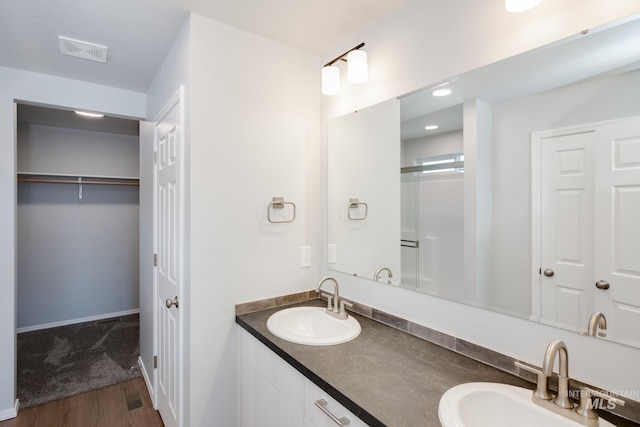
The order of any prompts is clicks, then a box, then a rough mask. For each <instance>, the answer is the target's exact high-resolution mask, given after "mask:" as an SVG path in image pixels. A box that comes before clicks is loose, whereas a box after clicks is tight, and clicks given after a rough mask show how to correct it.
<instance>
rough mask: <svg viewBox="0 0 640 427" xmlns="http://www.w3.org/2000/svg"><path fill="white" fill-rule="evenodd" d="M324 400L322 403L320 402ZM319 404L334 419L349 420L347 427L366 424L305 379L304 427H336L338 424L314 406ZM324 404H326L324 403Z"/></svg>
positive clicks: (359, 426) (357, 426) (358, 426)
mask: <svg viewBox="0 0 640 427" xmlns="http://www.w3.org/2000/svg"><path fill="white" fill-rule="evenodd" d="M321 400H324V402H320V401H321ZM316 402H319V404H320V403H321V406H323V407H324V408H325V409H326V410H327V411H328V412H329V413H331V414H332V415H333V416H334V417H335V418H336V419H338V420H339V419H342V418H343V417H345V418H347V419H348V420H349V423H348V424H345V425H346V426H348V427H366V426H367V424H366V423H365V422H364V421H362V420H361V419H360V418H358V417H356V416H355V415H353V413H351V412H350V411H349V410H348V409H347V408H345V407H344V406H342V405H341V404H340V403H338V402H337V401H336V400H335V399H334V398H332V397H331V396H329V394H328V393H326V392H325V391H324V390H322V389H321V388H320V387H318V386H317V385H315V384H314V383H313V382H311V381H310V380H308V379H306V378H305V381H304V417H305V427H309V426H312V427H337V426H338V425H339V424H338V423H337V422H336V421H334V420H333V419H332V418H331V415H328V414H326V413H325V412H324V411H323V410H322V409H321V408H319V407H318V406H317V405H316ZM325 402H326V403H325Z"/></svg>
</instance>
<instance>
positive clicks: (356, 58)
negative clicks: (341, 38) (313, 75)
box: [322, 43, 369, 95]
mask: <svg viewBox="0 0 640 427" xmlns="http://www.w3.org/2000/svg"><path fill="white" fill-rule="evenodd" d="M362 47H364V43H360V44H359V45H358V46H356V47H354V48H353V49H349V50H348V51H346V52H345V53H343V54H342V55H340V56H338V57H337V58H335V59H333V60H331V61H329V62H327V63H326V64H325V65H324V67H322V94H323V95H337V94H338V93H339V92H340V69H339V68H338V67H337V65H334V64H335V63H336V62H338V61H340V60H342V61H345V62H346V63H347V79H348V80H349V82H350V83H364V82H366V81H367V79H368V78H369V70H368V66H367V52H365V51H364V50H360V48H362ZM345 57H346V58H345Z"/></svg>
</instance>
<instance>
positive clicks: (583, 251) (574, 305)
mask: <svg viewBox="0 0 640 427" xmlns="http://www.w3.org/2000/svg"><path fill="white" fill-rule="evenodd" d="M540 149H541V151H540V169H541V175H540V176H541V184H540V187H541V198H540V210H541V218H540V239H541V267H542V270H547V271H553V274H552V275H551V274H549V275H542V276H541V277H542V279H541V284H540V299H541V302H540V309H541V318H542V320H543V321H544V322H547V323H552V324H559V325H562V326H565V327H570V328H572V329H577V328H578V327H580V325H585V324H586V323H587V322H588V319H589V316H590V315H591V307H592V305H593V299H592V293H591V292H590V288H589V282H590V281H591V277H592V276H593V250H592V247H593V221H594V217H593V197H594V186H593V170H594V133H593V132H583V133H569V134H566V135H555V136H553V137H549V138H544V139H542V140H541V145H540Z"/></svg>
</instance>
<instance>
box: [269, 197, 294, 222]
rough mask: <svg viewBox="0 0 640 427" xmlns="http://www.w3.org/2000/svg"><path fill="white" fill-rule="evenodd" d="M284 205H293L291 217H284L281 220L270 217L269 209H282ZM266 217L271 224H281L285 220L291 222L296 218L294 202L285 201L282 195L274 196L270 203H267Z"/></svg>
mask: <svg viewBox="0 0 640 427" xmlns="http://www.w3.org/2000/svg"><path fill="white" fill-rule="evenodd" d="M285 205H291V206H292V207H293V214H292V215H291V219H288V220H287V219H285V220H281V221H275V220H273V219H271V211H272V210H273V209H284V206H285ZM267 219H268V220H269V222H270V223H272V224H282V223H287V222H293V221H294V220H295V219H296V204H295V203H293V202H285V201H284V197H274V198H273V199H272V201H271V203H269V206H267Z"/></svg>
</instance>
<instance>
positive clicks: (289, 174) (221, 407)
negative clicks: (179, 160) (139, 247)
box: [181, 15, 326, 426]
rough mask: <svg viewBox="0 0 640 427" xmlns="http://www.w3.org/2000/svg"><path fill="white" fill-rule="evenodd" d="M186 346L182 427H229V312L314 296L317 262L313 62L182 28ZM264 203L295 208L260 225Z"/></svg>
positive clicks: (217, 29) (207, 29) (232, 33)
mask: <svg viewBox="0 0 640 427" xmlns="http://www.w3.org/2000/svg"><path fill="white" fill-rule="evenodd" d="M189 60H190V66H189V69H190V77H189V80H190V82H189V85H190V89H189V95H188V96H189V103H188V105H189V107H188V108H189V111H190V120H191V123H190V132H191V134H190V138H189V144H190V147H189V149H190V154H189V155H190V160H189V162H190V170H189V177H188V179H189V180H190V203H189V206H188V211H189V214H188V215H189V217H190V218H189V220H190V227H191V231H190V235H191V242H190V244H189V246H190V248H189V251H190V270H191V278H190V289H189V292H188V298H187V299H186V300H185V301H184V305H181V309H182V307H184V310H185V313H188V316H189V320H188V321H189V324H190V335H189V337H188V342H189V348H188V355H189V356H188V360H187V361H186V363H187V365H188V366H189V369H190V371H191V372H190V375H189V384H188V388H189V390H188V394H189V395H190V399H189V407H188V408H187V410H186V412H187V414H186V416H187V423H188V425H193V426H203V425H209V424H210V423H211V422H212V421H211V420H215V422H216V424H217V425H225V426H231V425H235V424H236V416H237V414H236V408H237V385H236V382H237V373H236V365H237V343H236V330H235V326H234V325H235V321H234V319H235V304H237V303H240V302H246V301H252V300H256V299H261V298H267V297H273V296H275V295H283V294H289V293H293V292H299V291H302V290H308V289H311V288H314V287H315V285H316V281H317V280H318V279H319V273H318V271H319V265H318V263H317V262H314V263H313V265H312V266H311V267H308V268H301V267H300V266H299V262H300V246H311V251H312V257H313V260H314V261H315V260H317V259H318V257H317V255H316V254H318V253H319V251H320V250H321V248H319V245H320V243H321V242H322V243H326V241H325V239H324V238H322V239H321V237H320V235H319V233H318V223H319V222H320V220H321V218H322V217H324V215H325V214H324V212H323V211H322V210H321V207H320V204H319V199H318V194H320V191H321V190H320V182H321V180H322V175H321V170H322V168H321V167H322V163H321V162H319V161H318V159H319V158H321V155H322V151H321V148H320V141H319V134H320V120H319V111H320V91H319V88H320V81H319V80H320V60H319V58H318V57H317V56H314V55H310V54H307V53H305V52H302V51H300V50H297V49H295V48H292V47H288V46H285V45H282V44H280V43H277V42H274V41H271V40H268V39H265V38H262V37H259V36H256V35H254V34H250V33H247V32H245V31H241V30H238V29H236V28H233V27H230V26H227V25H224V24H221V23H218V22H215V21H213V20H210V19H207V18H204V17H201V16H198V15H192V16H191V47H190V59H189ZM273 196H283V197H284V198H285V200H287V201H292V202H294V203H296V205H297V218H296V220H295V222H293V223H290V224H270V223H269V222H268V221H267V206H268V205H269V203H270V202H271V199H272V197H273Z"/></svg>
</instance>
